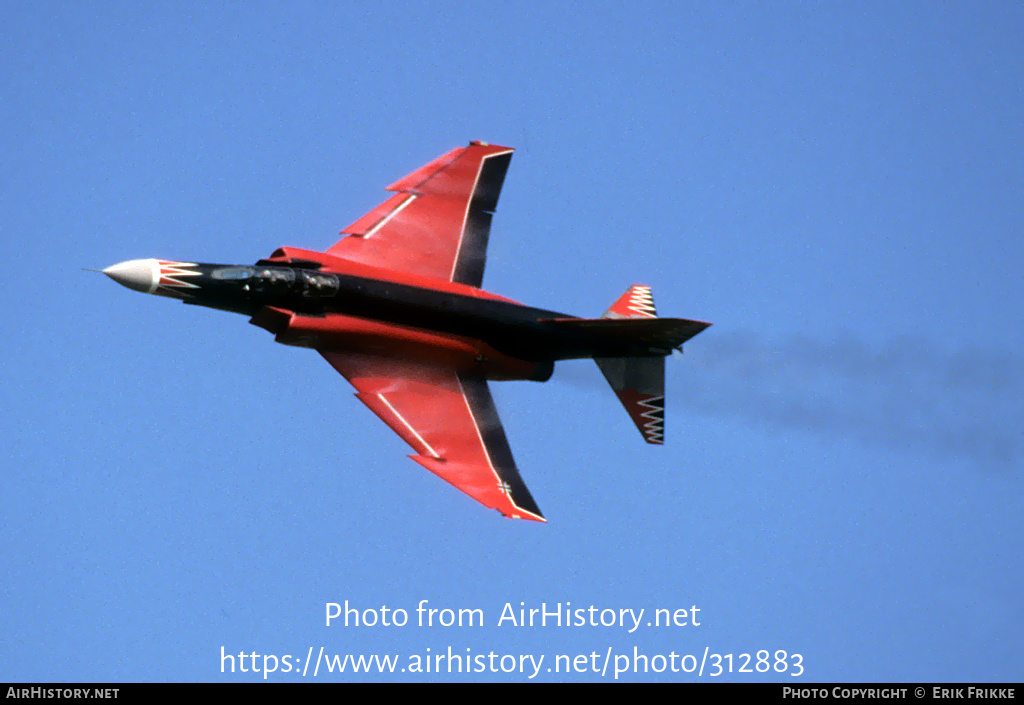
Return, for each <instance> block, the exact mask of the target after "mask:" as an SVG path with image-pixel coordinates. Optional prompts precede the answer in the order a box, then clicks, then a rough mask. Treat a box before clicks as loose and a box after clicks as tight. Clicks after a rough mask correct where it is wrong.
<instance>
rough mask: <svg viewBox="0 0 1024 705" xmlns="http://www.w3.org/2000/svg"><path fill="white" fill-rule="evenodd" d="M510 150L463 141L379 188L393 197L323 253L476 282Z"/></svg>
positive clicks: (480, 274)
mask: <svg viewBox="0 0 1024 705" xmlns="http://www.w3.org/2000/svg"><path fill="white" fill-rule="evenodd" d="M512 151H513V150H512V149H511V148H509V147H500V146H497V145H488V144H485V143H483V142H471V143H470V144H469V146H468V147H459V148H457V149H453V150H452V151H450V152H448V153H447V154H444V155H442V156H440V157H438V158H437V159H435V160H434V161H432V162H430V163H429V164H427V165H426V166H423V167H420V168H419V169H417V170H416V171H414V172H412V173H411V174H409V175H408V176H406V177H404V178H401V179H399V180H398V181H396V182H394V183H393V184H391V185H390V186H388V187H387V189H386V190H388V191H395V192H396V193H395V195H394V196H392V197H391V198H389V199H388V200H386V201H384V203H382V204H380V205H379V206H377V207H376V208H374V209H373V210H372V211H370V212H369V213H367V214H366V215H364V216H363V217H362V218H360V219H359V220H357V221H356V222H354V223H352V225H350V226H348V227H347V228H345V229H344V230H342V231H341V232H342V234H343V235H348V237H346V238H344V239H342V240H340V241H338V242H337V243H335V244H334V246H332V247H331V248H330V249H329V250H327V251H328V252H329V253H330V254H332V255H336V256H338V257H344V258H346V259H350V260H354V261H357V262H362V263H363V264H368V265H372V266H376V267H383V268H386V269H392V270H397V271H402V272H408V273H412V274H422V275H426V276H431V277H436V278H439V279H445V280H448V281H453V282H458V283H460V284H468V285H470V286H475V287H478V288H479V287H480V286H481V284H482V283H483V276H484V264H485V261H486V258H487V240H488V238H489V237H490V231H491V217H492V215H493V214H494V210H495V209H496V208H497V206H498V197H499V195H500V194H501V187H502V184H503V183H504V181H505V173H506V172H507V171H508V167H509V163H510V162H511V160H512Z"/></svg>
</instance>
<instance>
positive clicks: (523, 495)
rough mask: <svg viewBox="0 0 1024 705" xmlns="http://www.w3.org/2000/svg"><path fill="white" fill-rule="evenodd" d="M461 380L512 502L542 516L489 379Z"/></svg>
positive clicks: (470, 378) (462, 378) (499, 475)
mask: <svg viewBox="0 0 1024 705" xmlns="http://www.w3.org/2000/svg"><path fill="white" fill-rule="evenodd" d="M459 382H460V383H461V384H462V391H463V393H464V394H465V395H466V401H467V402H468V403H469V409H470V411H471V412H472V414H473V419H474V421H476V425H477V428H479V429H480V437H481V438H483V441H484V448H485V449H486V450H487V455H488V457H489V458H490V459H491V465H493V466H494V470H495V472H497V473H498V477H499V478H500V479H501V481H502V482H503V483H505V484H506V485H508V487H509V497H511V498H512V503H513V504H515V505H516V506H517V507H519V508H520V509H524V510H526V511H528V512H530V513H531V514H536V515H537V516H539V517H543V516H544V515H543V514H541V513H540V507H538V506H537V503H536V502H535V501H533V496H532V495H531V494H530V491H529V490H528V489H526V483H525V482H523V478H521V477H520V476H519V470H517V469H516V463H515V460H513V459H512V449H511V448H510V447H509V444H508V438H507V437H506V436H505V429H504V428H503V427H502V425H501V419H499V418H498V411H497V409H496V408H495V406H494V398H493V397H492V396H491V390H490V389H489V388H488V386H487V381H486V380H484V379H481V378H479V377H470V376H467V375H459Z"/></svg>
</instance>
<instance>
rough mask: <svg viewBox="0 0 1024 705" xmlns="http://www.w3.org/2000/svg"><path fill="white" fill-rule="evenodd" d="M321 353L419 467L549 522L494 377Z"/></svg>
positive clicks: (516, 513)
mask: <svg viewBox="0 0 1024 705" xmlns="http://www.w3.org/2000/svg"><path fill="white" fill-rule="evenodd" d="M320 354H321V355H323V356H324V358H326V359H327V361H328V362H329V363H331V365H332V366H333V367H334V369H336V370H337V371H338V372H340V373H341V374H342V375H343V376H344V377H345V379H347V380H348V381H349V382H350V383H351V384H352V386H353V387H355V388H356V389H357V390H358V393H357V394H356V396H357V397H358V398H359V400H360V401H361V402H363V403H364V404H366V406H368V407H369V408H370V411H372V412H373V413H375V414H377V416H379V417H380V418H381V419H382V420H383V421H384V423H386V424H387V425H388V426H390V427H391V429H392V430H393V431H394V432H395V433H397V434H398V435H399V436H401V438H402V440H404V441H405V442H406V443H408V444H409V445H410V446H412V447H413V449H415V450H416V452H417V453H418V455H411V456H409V457H411V458H412V459H413V460H415V461H416V462H417V463H419V464H420V465H422V466H423V467H425V468H426V469H427V470H430V471H431V472H432V473H434V474H435V475H437V476H438V477H440V478H441V479H442V480H445V481H446V482H449V483H450V484H452V485H454V486H455V487H456V488H458V489H460V490H462V491H463V492H465V493H466V494H468V495H469V496H470V497H472V498H473V499H475V500H477V501H478V502H480V503H481V504H483V505H484V506H487V507H491V508H492V509H497V510H498V511H499V512H501V513H502V514H504V515H505V516H507V517H511V518H514V519H533V520H535V521H544V517H543V516H542V515H541V513H540V509H539V508H538V507H537V504H536V502H534V501H533V497H531V496H530V492H529V490H527V489H526V484H525V483H524V482H523V480H522V478H521V477H520V476H519V471H518V470H517V469H516V466H515V462H514V461H513V459H512V451H511V449H510V448H509V445H508V440H507V439H506V438H505V431H504V429H503V428H502V426H501V420H500V419H499V418H498V414H497V411H496V409H495V407H494V400H493V399H492V397H491V393H490V390H489V389H488V388H487V382H486V380H484V379H481V378H478V377H470V376H467V375H459V374H458V373H457V372H455V371H454V370H451V369H443V368H438V367H433V366H429V365H423V364H417V363H411V362H407V361H404V360H391V359H386V358H381V357H373V356H367V355H355V354H345V353H335V352H329V351H323V350H321V351H320Z"/></svg>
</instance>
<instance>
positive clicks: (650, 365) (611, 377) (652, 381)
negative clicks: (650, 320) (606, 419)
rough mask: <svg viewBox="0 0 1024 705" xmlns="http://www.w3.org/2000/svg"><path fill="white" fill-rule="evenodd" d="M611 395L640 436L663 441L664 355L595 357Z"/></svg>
mask: <svg viewBox="0 0 1024 705" xmlns="http://www.w3.org/2000/svg"><path fill="white" fill-rule="evenodd" d="M594 362H596V363H597V366H598V367H600V368H601V372H602V373H604V377H605V379H607V380H608V384H610V385H611V387H612V390H614V392H615V396H617V397H618V398H619V401H620V402H622V406H624V407H625V409H626V412H627V413H629V418H631V419H633V423H634V424H636V427H637V428H638V429H639V430H640V434H641V435H642V436H643V437H644V440H645V441H647V442H648V443H652V444H654V445H661V444H663V443H664V442H665V358H664V357H598V358H594Z"/></svg>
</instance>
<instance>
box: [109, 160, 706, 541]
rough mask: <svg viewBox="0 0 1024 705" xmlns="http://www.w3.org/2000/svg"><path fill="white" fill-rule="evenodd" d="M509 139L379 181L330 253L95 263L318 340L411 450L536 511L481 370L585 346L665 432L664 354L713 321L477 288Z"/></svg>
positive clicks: (644, 295)
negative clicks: (598, 313) (379, 193)
mask: <svg viewBox="0 0 1024 705" xmlns="http://www.w3.org/2000/svg"><path fill="white" fill-rule="evenodd" d="M511 159H512V149H510V148H508V147H499V146H496V145H488V144H486V143H483V142H471V143H470V144H469V146H467V147H461V148H457V149H453V150H452V151H450V152H448V153H447V154H445V155H443V156H441V157H439V158H437V159H435V160H434V161H432V162H430V163H429V164H427V165H426V166H424V167H422V168H420V169H418V170H416V171H414V172H413V173H411V174H409V175H408V176H406V177H405V178H403V179H399V180H398V181H396V182H395V183H393V184H391V185H390V186H388V187H387V190H388V191H394V192H395V195H393V196H392V197H390V198H389V199H388V200H386V201H385V202H384V203H382V204H381V205H379V206H378V207H376V208H374V209H373V210H372V211H370V212H369V213H367V214H366V215H364V216H363V217H362V218H360V219H359V220H357V221H356V222H355V223H353V224H352V225H350V226H349V227H347V228H345V230H343V231H342V234H343V235H346V237H345V238H343V239H342V240H340V241H339V242H337V243H336V244H335V245H334V246H333V247H331V248H330V249H328V250H327V251H326V252H314V251H310V250H300V249H296V248H293V247H282V248H280V249H278V250H277V251H275V252H274V253H273V254H272V255H271V256H270V257H268V258H267V259H262V260H260V261H258V262H256V264H254V265H240V266H239V265H219V264H199V263H190V262H174V261H168V260H156V259H142V260H131V261H128V262H122V263H120V264H115V265H113V266H111V267H108V268H107V269H105V270H103V272H104V273H105V274H107V275H108V276H109V277H110V278H112V279H113V280H114V281H116V282H118V283H120V284H123V285H124V286H127V287H129V288H132V289H136V290H138V291H143V292H146V293H149V294H158V295H161V296H168V297H171V298H176V299H182V300H184V301H185V303H189V304H197V305H201V306H209V307H211V308H216V309H222V310H225V311H233V312H235V313H241V314H243V315H245V316H248V317H249V318H250V322H251V323H253V324H255V325H257V326H260V327H261V328H265V329H266V330H268V331H270V332H271V333H273V334H274V335H275V336H276V338H275V339H276V340H277V342H279V343H284V344H286V345H296V346H300V347H307V348H312V349H314V350H316V351H317V352H319V353H320V354H321V355H322V356H323V357H324V358H326V359H327V361H328V362H329V363H330V364H331V365H332V366H333V367H334V368H335V369H336V370H337V371H338V372H340V373H341V374H342V376H344V377H345V379H347V380H348V381H349V382H350V383H351V384H352V386H353V387H355V388H356V390H357V394H356V396H357V397H358V398H359V400H360V401H361V402H363V403H364V404H366V406H368V407H370V410H371V411H372V412H373V413H375V414H377V416H379V417H380V418H381V419H382V420H383V421H384V423H386V424H387V425H388V426H390V427H391V429H392V430H393V431H394V432H395V433H397V434H398V435H399V436H400V437H401V438H402V440H404V441H405V442H406V443H408V444H409V445H410V446H412V448H413V449H414V450H415V451H416V453H415V455H411V456H410V457H411V458H412V459H413V460H415V461H416V462H417V463H419V464H420V465H422V466H423V467H425V468H426V469H427V470H430V471H431V472H432V473H434V474H436V475H438V476H439V477H441V478H442V479H443V480H445V481H447V482H449V483H451V484H452V485H454V486H455V487H457V488H458V489H460V490H462V491H463V492H465V493H466V494H468V495H469V496H471V497H472V498H473V499H475V500H477V501H479V502H480V503H482V504H484V505H485V506H487V507H491V508H493V509H497V510H498V511H499V512H501V513H502V514H504V515H505V516H507V517H513V518H521V519H533V520H537V521H544V518H543V516H542V515H541V512H540V509H539V508H538V507H537V503H536V502H534V500H533V497H531V496H530V492H529V490H527V489H526V485H525V483H524V482H523V480H522V478H521V477H520V476H519V471H518V470H517V469H516V465H515V462H514V461H513V459H512V452H511V450H510V449H509V444H508V440H507V439H506V438H505V432H504V430H503V429H502V426H501V421H500V420H499V418H498V414H497V411H496V410H495V407H494V401H493V399H492V397H491V393H490V391H489V389H488V386H487V382H488V381H489V380H534V381H538V382H543V381H546V380H547V379H548V378H549V377H550V376H551V373H552V371H553V370H554V363H555V362H556V361H557V360H566V359H573V358H593V359H594V360H595V361H596V362H597V364H598V366H599V367H600V368H601V371H602V372H603V373H604V375H605V377H606V378H607V380H608V382H609V384H611V386H612V389H613V390H614V391H615V393H616V394H617V395H618V397H619V399H620V401H621V402H622V404H623V406H624V407H625V408H626V411H628V412H629V415H630V417H631V418H632V419H633V422H634V423H635V424H636V426H637V428H638V429H640V432H641V434H642V435H643V437H644V440H645V441H647V442H648V443H655V444H660V443H662V441H663V437H664V436H663V433H664V413H665V357H666V356H667V355H670V354H671V353H672V350H673V349H676V348H680V346H681V345H682V343H683V342H684V341H686V340H688V339H690V338H691V337H693V336H694V335H696V334H698V333H700V332H701V331H702V330H704V329H705V328H706V327H707V326H708V325H710V324H708V323H702V322H700V321H690V320H685V319H679V318H657V317H656V315H655V309H654V302H653V300H652V298H651V291H650V288H649V287H646V286H643V285H635V286H633V287H630V289H629V290H627V291H626V293H625V294H623V295H622V296H621V297H620V298H619V299H618V300H617V301H616V302H615V304H614V305H612V307H611V308H609V309H608V311H606V312H605V314H604V315H603V316H602V317H601V318H598V319H587V318H576V317H573V316H567V315H565V314H563V313H558V312H555V311H546V310H544V309H538V308H531V307H529V306H524V305H523V304H520V303H517V302H515V301H512V300H511V299H506V298H504V297H502V296H498V295H496V294H492V293H490V292H487V291H484V290H483V289H481V288H480V286H481V284H482V282H483V274H484V262H485V260H486V254H487V239H488V236H489V233H490V227H491V217H492V215H493V213H494V210H495V208H496V207H497V204H498V195H499V194H500V192H501V186H502V183H503V182H504V179H505V172H506V171H507V170H508V166H509V162H510V161H511Z"/></svg>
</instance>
